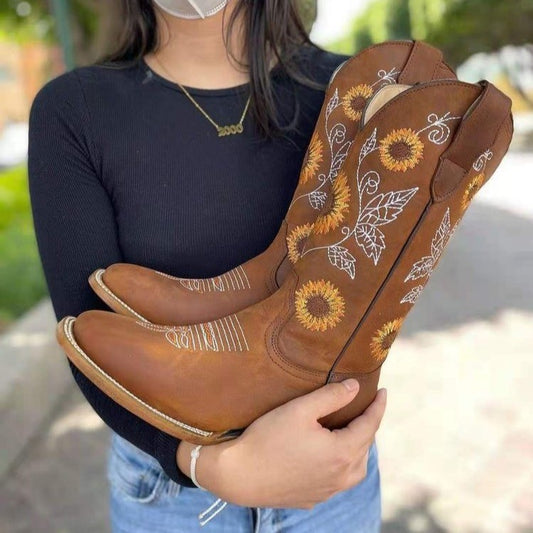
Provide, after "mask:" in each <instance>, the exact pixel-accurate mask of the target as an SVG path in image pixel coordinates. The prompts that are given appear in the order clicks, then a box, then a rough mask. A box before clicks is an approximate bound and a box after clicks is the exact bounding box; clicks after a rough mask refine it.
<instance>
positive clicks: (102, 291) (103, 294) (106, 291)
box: [89, 268, 151, 324]
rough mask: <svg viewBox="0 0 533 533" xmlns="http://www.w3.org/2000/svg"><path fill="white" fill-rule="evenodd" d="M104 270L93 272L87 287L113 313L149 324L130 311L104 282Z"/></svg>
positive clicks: (143, 318)
mask: <svg viewBox="0 0 533 533" xmlns="http://www.w3.org/2000/svg"><path fill="white" fill-rule="evenodd" d="M104 272H105V268H99V269H97V270H95V271H94V272H93V273H92V274H91V275H90V276H89V285H90V286H91V288H92V289H93V291H94V292H95V293H96V294H97V296H98V297H99V298H100V299H101V300H102V301H103V302H104V303H106V304H107V305H108V306H109V307H110V308H111V309H113V311H115V312H116V313H119V314H121V315H126V316H129V317H131V318H136V319H138V320H142V321H143V322H146V323H148V324H151V322H150V321H149V320H148V319H146V318H145V317H143V316H142V315H141V314H140V313H137V311H135V310H134V309H132V308H131V307H130V306H129V305H128V304H127V303H126V302H125V301H124V300H121V299H120V298H119V297H118V296H117V295H116V294H115V293H114V292H113V291H112V290H111V289H110V288H109V287H108V286H107V285H106V284H105V282H104V279H103V275H104Z"/></svg>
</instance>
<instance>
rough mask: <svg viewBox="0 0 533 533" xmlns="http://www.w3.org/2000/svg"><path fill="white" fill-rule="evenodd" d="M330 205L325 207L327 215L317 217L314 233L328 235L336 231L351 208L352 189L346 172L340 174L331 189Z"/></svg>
mask: <svg viewBox="0 0 533 533" xmlns="http://www.w3.org/2000/svg"><path fill="white" fill-rule="evenodd" d="M328 202H329V205H328V206H327V207H325V211H326V212H325V213H322V214H321V215H319V216H318V217H317V219H316V220H315V223H314V226H313V227H314V231H315V233H318V234H324V233H328V232H329V231H331V230H332V229H335V228H336V227H337V226H338V225H339V224H340V223H341V222H342V221H343V220H344V215H345V213H346V211H347V210H348V208H349V206H350V187H349V186H348V176H346V173H345V172H342V171H341V172H339V174H338V176H337V178H336V179H335V181H334V182H333V186H332V187H331V194H330V195H329V196H328Z"/></svg>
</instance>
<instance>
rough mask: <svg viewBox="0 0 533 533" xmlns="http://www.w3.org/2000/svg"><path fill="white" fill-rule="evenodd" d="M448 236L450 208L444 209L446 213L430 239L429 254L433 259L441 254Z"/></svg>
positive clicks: (435, 259)
mask: <svg viewBox="0 0 533 533" xmlns="http://www.w3.org/2000/svg"><path fill="white" fill-rule="evenodd" d="M449 236H450V208H449V207H448V209H446V213H444V217H443V218H442V221H441V223H440V226H439V229H438V230H437V232H436V233H435V236H434V237H433V240H432V241H431V255H432V257H433V261H434V262H436V261H437V259H438V258H439V257H440V255H441V254H442V251H443V250H444V247H445V246H446V243H447V242H448V238H449Z"/></svg>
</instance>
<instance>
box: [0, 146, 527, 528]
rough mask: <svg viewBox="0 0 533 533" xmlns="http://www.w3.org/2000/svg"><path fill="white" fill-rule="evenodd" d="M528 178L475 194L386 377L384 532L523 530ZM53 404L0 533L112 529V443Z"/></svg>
mask: <svg viewBox="0 0 533 533" xmlns="http://www.w3.org/2000/svg"><path fill="white" fill-rule="evenodd" d="M532 170H533V156H531V155H525V154H511V155H510V156H509V157H508V158H507V159H506V161H504V164H503V165H502V167H501V169H500V170H499V171H498V174H497V176H496V177H495V178H494V181H492V180H491V182H489V183H488V184H487V186H486V187H485V188H484V189H483V190H482V191H481V192H480V194H479V195H478V198H477V199H476V200H475V202H474V205H473V206H472V207H471V209H470V210H469V212H467V214H466V215H465V217H464V219H463V222H462V224H461V226H459V228H458V230H457V232H456V233H455V235H454V237H453V239H452V240H451V242H450V244H449V246H448V248H447V252H446V253H445V255H444V256H443V258H442V260H441V262H440V264H439V267H438V269H437V270H436V272H435V274H434V275H433V277H432V279H431V280H430V282H429V283H428V286H427V289H426V290H425V291H424V293H423V295H422V296H421V297H420V300H419V302H418V303H417V305H416V306H415V308H414V310H413V311H412V312H411V313H410V314H409V316H408V318H407V320H406V322H405V325H404V327H403V329H402V332H401V334H400V337H399V339H398V341H397V342H396V343H395V344H394V347H393V348H392V350H391V353H390V356H389V359H388V360H387V362H386V363H385V365H384V367H383V377H382V384H383V385H385V386H387V388H388V390H389V403H388V409H387V412H386V414H385V419H384V421H383V424H382V427H381V429H380V431H379V433H378V449H379V454H380V464H381V472H382V490H383V512H384V527H383V532H384V533H404V532H405V533H407V532H413V533H419V532H423V533H443V532H446V533H447V532H449V533H492V532H497V533H526V532H533V504H532V502H533V411H532V406H533V387H532V386H531V377H532V376H533V357H532V352H533V284H532V282H531V272H532V271H533V238H532V229H533V208H532V207H531V205H532V202H531V198H532V194H533V181H532V180H531V174H532ZM496 205H497V206H500V207H496ZM56 355H57V357H62V356H61V354H59V352H58V353H57V354H56ZM63 362H64V361H63ZM61 369H62V372H64V374H63V377H64V378H68V374H69V371H68V367H67V365H66V362H64V364H63V366H62V367H61ZM28 392H29V391H28ZM58 400H59V402H58V403H57V405H56V407H55V408H54V409H53V411H52V412H51V414H50V416H49V418H48V419H47V420H45V421H44V422H43V423H42V425H41V428H40V431H39V432H38V434H37V435H36V436H35V438H34V439H33V440H32V441H31V442H30V443H29V444H27V445H26V447H25V448H24V449H23V450H22V453H21V454H19V456H18V458H17V460H16V461H15V462H14V463H12V465H11V468H10V470H9V472H8V474H7V475H6V476H4V478H3V481H2V485H1V486H0V517H1V518H0V531H1V532H2V533H30V532H31V533H56V532H61V533H71V532H72V533H85V532H87V533H89V532H91V533H93V532H98V533H100V532H101V533H105V532H106V531H109V526H108V525H107V488H106V481H105V458H106V457H105V454H106V450H107V446H108V438H109V434H108V431H107V429H106V428H105V426H104V425H103V423H102V422H101V421H100V419H99V418H98V417H97V416H96V415H95V414H94V413H93V412H92V410H91V408H90V407H89V406H88V405H87V403H86V402H85V400H84V399H83V398H82V397H81V394H80V393H79V392H78V390H77V388H76V387H75V386H74V384H73V381H72V383H71V385H70V386H69V388H68V390H67V392H66V393H63V395H62V396H61V397H60V398H58ZM25 423H26V421H25V420H24V419H21V420H14V421H13V422H12V424H13V431H17V430H18V425H21V426H23V425H24V424H25ZM206 530H207V528H206ZM317 533H320V532H317Z"/></svg>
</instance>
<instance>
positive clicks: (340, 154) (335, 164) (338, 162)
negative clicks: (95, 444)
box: [328, 141, 352, 179]
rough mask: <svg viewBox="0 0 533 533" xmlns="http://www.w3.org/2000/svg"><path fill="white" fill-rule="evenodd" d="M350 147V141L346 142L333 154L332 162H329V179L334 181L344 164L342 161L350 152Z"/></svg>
mask: <svg viewBox="0 0 533 533" xmlns="http://www.w3.org/2000/svg"><path fill="white" fill-rule="evenodd" d="M351 145H352V142H351V141H348V142H346V143H344V144H343V145H342V146H341V147H340V148H339V149H338V150H337V152H335V155H334V156H333V161H332V162H331V168H330V171H329V176H328V177H329V179H335V178H336V177H337V174H338V173H339V170H340V169H341V166H342V164H343V163H344V160H345V159H346V157H347V156H348V152H349V150H350V146H351Z"/></svg>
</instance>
